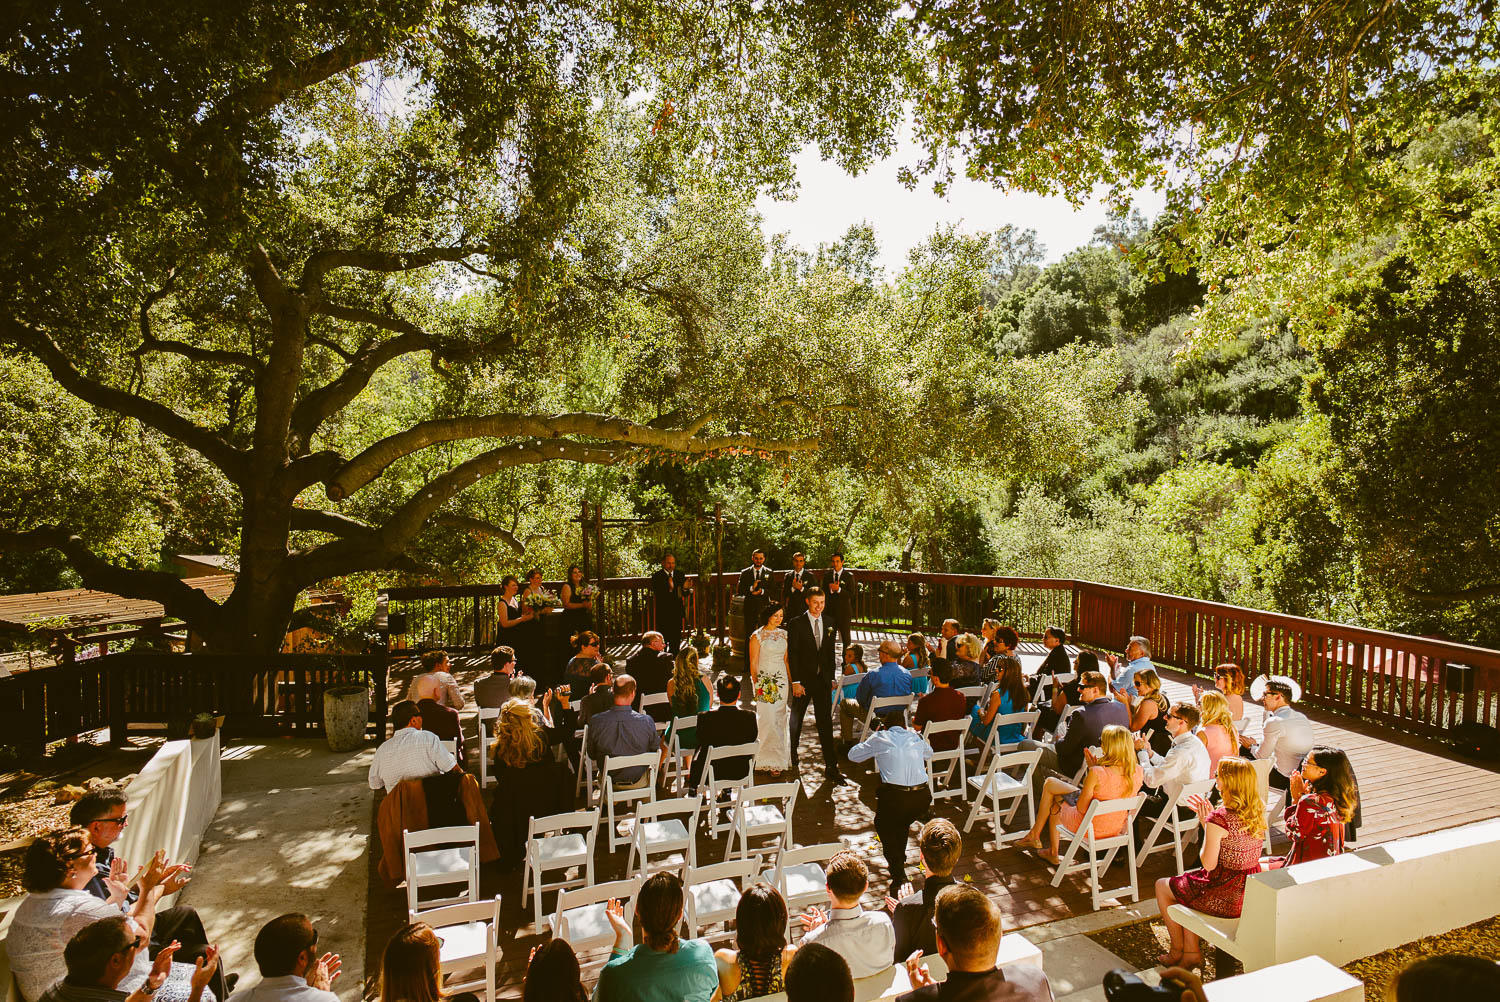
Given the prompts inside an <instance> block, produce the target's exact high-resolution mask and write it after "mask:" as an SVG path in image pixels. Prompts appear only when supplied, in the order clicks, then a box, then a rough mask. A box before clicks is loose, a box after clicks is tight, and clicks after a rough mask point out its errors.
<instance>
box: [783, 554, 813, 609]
mask: <svg viewBox="0 0 1500 1002" xmlns="http://www.w3.org/2000/svg"><path fill="white" fill-rule="evenodd" d="M794 581H800V582H802V587H801V588H800V589H799V588H796V587H794V586H793V584H792V582H794ZM817 583H818V582H817V581H815V580H814V579H813V575H812V571H810V570H808V569H807V568H806V567H804V568H802V569H801V570H800V571H787V572H786V576H785V577H783V578H782V579H781V604H782V605H784V606H786V616H785V617H783V618H784V619H795V618H796V617H798V616H800V615H802V614H803V613H804V612H806V611H807V589H809V588H811V587H813V586H814V585H816V584H817Z"/></svg>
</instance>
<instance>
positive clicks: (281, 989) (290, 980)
mask: <svg viewBox="0 0 1500 1002" xmlns="http://www.w3.org/2000/svg"><path fill="white" fill-rule="evenodd" d="M255 963H256V966H257V967H259V968H260V983H259V984H254V985H251V986H250V987H248V988H241V989H240V990H239V991H237V992H235V993H234V994H233V995H231V996H229V997H230V999H231V1000H233V1002H338V998H339V997H338V996H337V995H335V994H334V993H333V982H334V980H335V979H336V978H338V976H339V972H340V970H341V969H342V967H343V961H342V959H341V958H340V957H339V955H338V954H336V953H324V954H323V955H322V956H319V955H318V930H317V929H315V928H313V924H312V920H311V919H309V918H308V917H307V916H306V915H303V914H301V913H300V912H291V913H289V914H286V915H280V916H277V917H276V918H273V919H272V920H271V921H269V922H267V923H266V924H265V925H263V926H261V930H260V932H258V933H256V935H255Z"/></svg>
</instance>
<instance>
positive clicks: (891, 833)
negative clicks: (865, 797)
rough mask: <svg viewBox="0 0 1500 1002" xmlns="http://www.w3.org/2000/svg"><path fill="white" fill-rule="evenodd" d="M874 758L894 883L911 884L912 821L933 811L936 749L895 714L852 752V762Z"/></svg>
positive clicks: (879, 829) (879, 814)
mask: <svg viewBox="0 0 1500 1002" xmlns="http://www.w3.org/2000/svg"><path fill="white" fill-rule="evenodd" d="M897 670H898V671H903V670H904V669H900V668H898V669H897ZM872 758H873V759H874V760H875V768H876V769H877V770H878V771H879V772H880V786H879V787H877V788H876V791H875V833H876V834H877V835H879V836H880V847H881V850H882V851H883V852H884V853H885V865H886V866H887V867H888V868H889V872H890V875H891V879H890V885H891V886H892V887H900V886H901V885H902V884H904V883H906V839H907V836H908V834H909V833H910V831H911V823H912V822H913V821H918V820H920V819H921V818H922V817H923V815H925V814H926V813H927V812H928V810H929V809H930V808H931V807H932V788H931V787H930V786H929V785H928V773H927V760H928V759H930V758H932V748H931V747H930V746H929V745H928V744H927V742H926V741H923V740H922V736H921V735H920V734H918V733H917V732H916V731H913V730H911V729H909V728H908V727H907V726H906V718H905V717H904V716H903V715H902V714H901V713H900V712H896V711H893V712H891V713H889V714H887V715H886V717H885V722H884V725H883V726H881V727H880V729H879V730H877V731H876V732H875V733H873V734H871V735H870V736H869V737H868V738H866V739H865V740H863V741H861V742H860V743H859V744H857V745H855V746H854V747H853V748H851V749H849V761H851V762H867V761H869V760H870V759H872Z"/></svg>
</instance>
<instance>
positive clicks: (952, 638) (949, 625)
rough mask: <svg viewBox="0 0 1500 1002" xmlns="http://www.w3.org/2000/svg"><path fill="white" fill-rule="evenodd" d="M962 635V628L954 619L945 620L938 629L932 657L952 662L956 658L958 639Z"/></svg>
mask: <svg viewBox="0 0 1500 1002" xmlns="http://www.w3.org/2000/svg"><path fill="white" fill-rule="evenodd" d="M961 633H963V627H962V626H960V625H959V623H958V620H956V619H945V620H943V625H942V626H940V627H939V628H938V638H937V645H936V646H935V647H934V648H933V654H932V656H933V657H934V658H936V659H938V660H941V661H949V662H951V661H954V660H956V659H957V658H958V637H959V634H961Z"/></svg>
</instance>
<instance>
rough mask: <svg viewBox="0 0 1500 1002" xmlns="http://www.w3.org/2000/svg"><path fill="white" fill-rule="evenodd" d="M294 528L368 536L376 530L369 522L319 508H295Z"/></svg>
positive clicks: (293, 512)
mask: <svg viewBox="0 0 1500 1002" xmlns="http://www.w3.org/2000/svg"><path fill="white" fill-rule="evenodd" d="M292 528H293V529H303V530H306V531H309V532H327V533H331V534H333V535H335V536H361V535H364V536H368V535H369V534H370V533H372V532H374V531H375V527H374V526H373V525H371V524H369V523H368V522H361V521H360V520H359V519H357V518H350V517H349V516H348V515H340V514H339V513H338V512H336V511H323V510H322V509H319V508H293V509H292Z"/></svg>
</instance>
